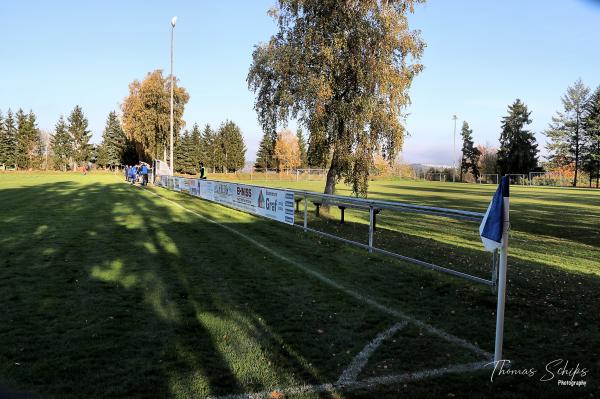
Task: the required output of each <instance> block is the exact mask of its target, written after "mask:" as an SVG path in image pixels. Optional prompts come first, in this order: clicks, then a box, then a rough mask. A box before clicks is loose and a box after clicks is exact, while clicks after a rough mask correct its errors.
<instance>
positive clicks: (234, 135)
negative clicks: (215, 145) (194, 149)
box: [218, 121, 246, 172]
mask: <svg viewBox="0 0 600 399" xmlns="http://www.w3.org/2000/svg"><path fill="white" fill-rule="evenodd" d="M218 135H219V138H220V142H221V151H222V153H223V159H222V161H223V171H224V172H229V171H232V172H235V171H237V170H240V169H242V168H243V167H244V163H245V162H246V146H245V145H244V137H243V136H242V131H241V130H240V128H239V127H238V125H236V124H235V123H234V122H232V121H225V122H224V123H222V124H221V126H220V127H219V131H218Z"/></svg>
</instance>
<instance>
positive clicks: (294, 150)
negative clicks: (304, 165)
mask: <svg viewBox="0 0 600 399" xmlns="http://www.w3.org/2000/svg"><path fill="white" fill-rule="evenodd" d="M275 159H277V164H278V166H279V169H292V168H297V167H298V166H300V163H301V159H300V147H299V146H298V136H297V135H295V134H294V133H292V131H291V130H289V129H285V130H282V131H281V132H279V134H278V135H277V141H276V142H275Z"/></svg>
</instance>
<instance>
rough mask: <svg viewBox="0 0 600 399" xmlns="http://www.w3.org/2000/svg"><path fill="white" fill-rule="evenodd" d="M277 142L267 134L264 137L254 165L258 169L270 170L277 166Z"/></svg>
mask: <svg viewBox="0 0 600 399" xmlns="http://www.w3.org/2000/svg"><path fill="white" fill-rule="evenodd" d="M275 142H276V141H275V140H273V135H272V134H269V133H265V134H264V135H263V137H262V139H261V140H260V144H259V145H258V151H257V152H256V162H255V163H254V167H255V168H256V169H269V168H273V167H274V166H275V155H274V153H275Z"/></svg>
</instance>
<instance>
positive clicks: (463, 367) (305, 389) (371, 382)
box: [207, 361, 487, 399]
mask: <svg viewBox="0 0 600 399" xmlns="http://www.w3.org/2000/svg"><path fill="white" fill-rule="evenodd" d="M486 363H487V362H486V361H482V362H473V363H462V364H455V365H452V366H448V367H440V368H436V369H428V370H422V371H415V372H408V373H402V374H392V375H386V376H381V377H373V378H368V379H366V380H362V381H353V382H350V383H347V384H338V383H335V384H331V383H328V384H319V385H299V386H295V387H290V388H285V389H273V390H270V391H261V392H253V393H239V394H232V395H223V396H208V398H207V399H266V398H272V397H273V396H272V394H273V393H281V394H283V395H285V396H287V395H300V394H304V393H324V392H328V393H336V392H338V391H340V390H345V391H352V390H356V389H368V390H370V389H374V388H376V387H378V386H381V385H392V384H399V383H403V382H413V381H419V380H423V379H426V378H432V377H439V376H441V375H444V374H456V373H465V372H470V371H475V370H479V369H481V368H483V367H484V366H485V365H486Z"/></svg>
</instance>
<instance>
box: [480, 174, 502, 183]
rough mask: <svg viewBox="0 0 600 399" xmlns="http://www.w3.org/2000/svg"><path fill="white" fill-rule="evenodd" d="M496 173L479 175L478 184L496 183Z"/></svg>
mask: <svg viewBox="0 0 600 399" xmlns="http://www.w3.org/2000/svg"><path fill="white" fill-rule="evenodd" d="M498 181H499V180H498V175H497V174H495V173H484V174H482V175H480V176H479V183H480V184H498Z"/></svg>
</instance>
